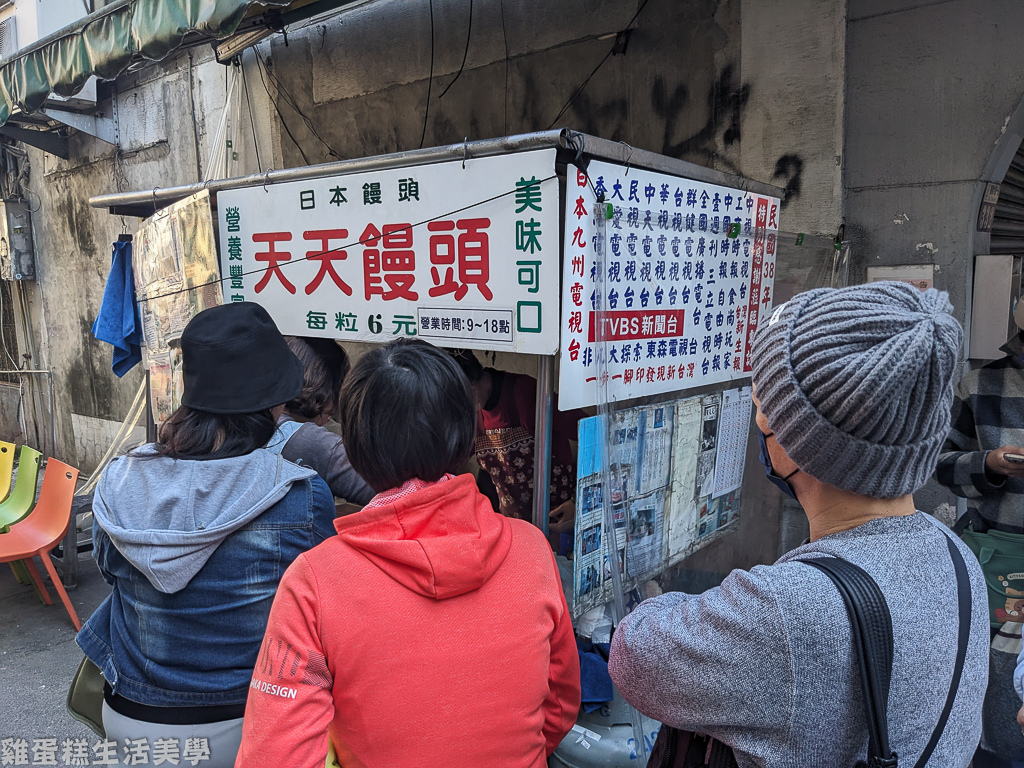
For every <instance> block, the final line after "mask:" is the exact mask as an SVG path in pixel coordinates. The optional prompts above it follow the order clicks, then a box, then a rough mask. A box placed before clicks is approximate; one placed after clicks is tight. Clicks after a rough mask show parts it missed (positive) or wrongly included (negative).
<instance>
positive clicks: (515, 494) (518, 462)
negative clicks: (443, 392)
mask: <svg viewBox="0 0 1024 768" xmlns="http://www.w3.org/2000/svg"><path fill="white" fill-rule="evenodd" d="M451 355H452V356H453V357H454V358H455V360H456V362H458V364H459V366H460V367H461V368H462V370H463V371H464V372H465V374H466V376H467V378H469V382H470V385H471V386H472V388H473V395H474V396H475V398H476V405H477V409H478V419H477V437H476V460H477V462H478V463H479V464H480V468H481V469H482V470H484V471H485V472H486V475H487V477H488V478H489V479H490V480H491V481H492V482H493V484H494V488H495V491H496V493H497V498H498V511H499V512H501V514H503V515H506V516H508V517H517V518H520V519H522V520H529V519H530V516H531V503H532V500H533V467H534V418H535V413H536V406H537V380H536V379H534V378H533V377H532V376H527V375H525V374H520V373H510V372H508V371H502V370H498V369H497V368H485V367H484V366H483V365H481V364H480V361H479V360H477V358H476V356H475V355H474V354H473V352H471V351H470V350H468V349H458V350H451ZM556 397H557V396H556ZM581 418H586V414H585V413H583V411H578V410H574V411H565V412H562V411H559V410H558V404H557V400H556V403H555V413H554V419H553V422H552V427H551V527H550V531H551V532H552V533H560V532H562V531H571V530H572V521H573V518H574V515H575V507H574V499H575V497H576V459H575V458H574V456H573V451H572V446H571V444H570V442H571V441H575V440H576V428H577V423H578V422H579V420H580V419H581Z"/></svg>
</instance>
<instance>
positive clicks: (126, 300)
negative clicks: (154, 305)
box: [92, 242, 142, 378]
mask: <svg viewBox="0 0 1024 768" xmlns="http://www.w3.org/2000/svg"><path fill="white" fill-rule="evenodd" d="M92 335H93V336H95V337H96V338H97V339H99V340H100V341H105V342H107V344H112V345H113V346H114V359H113V362H112V363H111V365H110V367H111V369H113V371H114V373H116V374H117V376H118V378H120V377H121V376H124V375H125V374H126V373H128V371H130V370H131V369H132V368H134V367H135V364H136V363H138V362H139V361H141V360H142V351H141V350H140V349H139V345H140V344H141V343H142V321H141V320H140V318H139V306H138V304H137V303H136V302H135V280H134V278H133V276H132V244H131V242H117V243H114V254H113V256H112V258H111V260H110V274H109V275H108V276H107V287H106V288H104V289H103V303H102V304H101V305H100V313H99V315H98V316H97V317H96V322H95V323H93V324H92Z"/></svg>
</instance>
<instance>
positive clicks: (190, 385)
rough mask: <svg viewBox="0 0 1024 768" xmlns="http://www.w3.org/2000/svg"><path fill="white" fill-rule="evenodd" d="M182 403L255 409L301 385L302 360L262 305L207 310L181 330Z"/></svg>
mask: <svg viewBox="0 0 1024 768" xmlns="http://www.w3.org/2000/svg"><path fill="white" fill-rule="evenodd" d="M181 357H182V374H183V378H184V383H185V391H184V393H183V394H182V396H181V404H182V405H186V406H188V407H189V408H194V409H195V410H197V411H206V412H207V413H222V414H237V413H256V412H258V411H262V410H265V409H266V408H273V407H274V406H276V405H281V404H282V403H287V402H288V401H289V400H292V399H293V398H295V397H296V396H298V394H299V392H301V391H302V378H303V371H302V363H301V362H299V358H297V357H296V356H295V355H294V353H293V352H292V351H291V350H290V349H288V344H286V343H285V340H284V336H282V335H281V332H280V331H279V330H277V325H275V324H274V321H273V320H272V319H271V317H270V315H269V314H268V313H267V310H265V309H264V308H263V307H261V306H260V305H259V304H253V303H252V302H250V301H242V302H232V303H230V304H223V305H221V306H219V307H211V308H210V309H206V310H203V311H202V312H200V313H199V314H198V315H196V316H195V317H193V318H192V319H191V320H190V321H189V324H188V325H187V326H185V330H184V331H183V332H182V334H181Z"/></svg>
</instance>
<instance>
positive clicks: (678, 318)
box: [559, 162, 779, 409]
mask: <svg viewBox="0 0 1024 768" xmlns="http://www.w3.org/2000/svg"><path fill="white" fill-rule="evenodd" d="M588 173H589V178H588V175H587V174H583V173H582V172H580V171H576V172H573V169H570V174H569V177H568V182H567V192H566V197H565V258H564V263H563V267H562V337H561V370H560V378H559V385H560V386H559V407H560V408H563V409H569V408H579V407H583V406H588V405H595V404H597V402H598V399H599V388H598V377H599V375H600V371H602V370H604V371H605V372H606V374H607V377H608V381H607V384H608V399H609V400H613V401H617V400H626V399H629V398H634V397H641V396H644V395H653V394H658V393H662V392H672V391H676V390H681V389H686V388H689V387H696V386H700V385H704V384H713V383H717V382H722V381H728V380H731V379H734V378H739V377H743V376H747V375H749V372H750V366H749V362H748V360H747V348H748V345H749V343H750V340H751V338H752V337H753V334H754V332H755V331H756V329H757V326H758V323H759V322H760V319H761V317H762V316H763V315H764V314H765V312H767V311H768V310H769V309H770V308H771V305H772V289H773V286H774V280H775V245H776V238H777V233H778V229H779V199H778V198H776V197H766V196H764V195H757V194H753V193H750V192H744V191H742V190H738V189H731V188H728V187H721V186H717V185H715V184H705V183H703V182H699V181H692V180H690V179H683V178H679V177H676V176H669V175H666V174H660V173H653V172H650V171H642V170H638V169H636V168H626V167H624V166H618V165H612V164H609V163H603V162H592V163H591V164H590V167H589V169H588ZM598 193H603V194H604V197H605V201H606V202H607V203H610V204H611V206H612V216H611V219H610V220H609V221H608V222H607V224H605V229H606V232H607V241H606V247H605V251H606V252H605V263H604V264H602V265H599V264H598V258H597V250H596V249H597V237H598V228H597V225H596V223H595V215H594V214H595V205H596V196H597V194H598ZM598 269H600V270H601V272H600V274H599V273H598ZM602 284H603V287H604V290H605V291H606V293H607V310H606V311H600V310H601V306H600V298H599V297H600V289H601V288H602ZM599 324H600V325H599ZM602 325H603V335H604V341H599V335H601V334H599V329H600V328H601V327H602ZM605 349H606V350H607V357H606V358H605V359H604V360H603V361H602V355H603V354H604V350H605Z"/></svg>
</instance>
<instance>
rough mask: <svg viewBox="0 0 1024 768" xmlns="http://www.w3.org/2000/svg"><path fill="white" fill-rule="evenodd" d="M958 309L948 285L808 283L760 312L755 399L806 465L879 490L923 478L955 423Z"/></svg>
mask: <svg viewBox="0 0 1024 768" xmlns="http://www.w3.org/2000/svg"><path fill="white" fill-rule="evenodd" d="M952 309H953V307H952V305H951V304H950V303H949V297H948V296H947V294H946V293H944V292H941V291H936V290H935V289H929V290H927V291H924V292H921V291H918V290H917V289H916V288H913V287H911V286H909V285H906V284H905V283H895V282H884V283H871V284H869V285H857V286H852V287H849V288H820V289H817V290H813V291H807V292H806V293H801V294H798V295H797V296H794V297H793V299H792V300H790V301H788V302H786V303H785V304H782V305H781V306H779V307H777V308H776V309H775V310H774V311H773V312H772V314H771V315H770V316H769V317H768V318H767V319H765V320H763V321H762V323H761V326H760V327H759V328H758V330H757V334H756V336H755V337H754V341H753V345H752V349H751V354H750V356H751V365H752V368H753V379H754V385H755V387H756V394H757V398H758V400H759V401H760V403H761V412H762V413H764V415H765V416H766V417H767V419H768V427H769V428H770V429H771V430H772V431H773V432H774V433H775V436H776V439H777V440H778V441H779V445H781V446H782V448H783V449H784V450H785V451H786V454H787V455H788V456H789V457H790V458H791V459H792V460H793V461H795V462H796V464H797V466H798V467H800V469H801V470H803V471H804V472H806V473H807V474H809V475H811V476H812V477H815V478H817V479H818V480H821V481H822V482H825V483H829V484H831V485H834V486H836V487H837V488H843V489H845V490H847V491H853V492H854V493H859V494H862V495H864V496H873V497H875V498H895V497H897V496H903V495H905V494H908V493H913V492H914V491H916V490H917V489H918V488H920V487H921V486H922V485H924V483H925V481H926V480H927V479H928V477H929V475H931V474H932V472H933V471H934V470H935V464H936V461H937V460H938V455H939V449H940V448H941V447H942V443H943V441H944V440H945V439H946V435H947V433H948V432H949V421H950V407H951V406H952V403H953V373H954V371H955V369H956V364H957V357H958V355H959V353H960V343H961V339H962V331H961V328H960V324H959V323H958V322H957V321H956V320H955V319H954V318H953V316H952V315H951V314H950V313H951V312H952Z"/></svg>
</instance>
